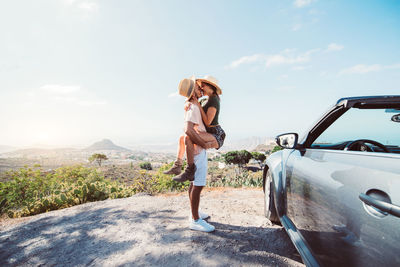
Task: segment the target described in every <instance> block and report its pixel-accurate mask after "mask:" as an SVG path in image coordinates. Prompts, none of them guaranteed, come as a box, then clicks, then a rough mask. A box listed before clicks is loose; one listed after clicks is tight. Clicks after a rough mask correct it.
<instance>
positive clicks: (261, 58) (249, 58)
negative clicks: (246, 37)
mask: <svg viewBox="0 0 400 267" xmlns="http://www.w3.org/2000/svg"><path fill="white" fill-rule="evenodd" d="M264 60H265V55H262V54H256V55H252V56H244V57H241V58H239V59H238V60H235V61H233V62H232V63H231V64H229V66H228V67H229V68H232V69H233V68H236V67H239V66H240V65H242V64H246V63H254V62H260V61H264Z"/></svg>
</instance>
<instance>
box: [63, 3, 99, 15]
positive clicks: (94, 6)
mask: <svg viewBox="0 0 400 267" xmlns="http://www.w3.org/2000/svg"><path fill="white" fill-rule="evenodd" d="M64 2H65V3H66V4H67V5H69V6H74V7H77V8H79V9H82V10H85V11H87V12H94V11H97V10H98V9H99V4H98V3H97V0H64Z"/></svg>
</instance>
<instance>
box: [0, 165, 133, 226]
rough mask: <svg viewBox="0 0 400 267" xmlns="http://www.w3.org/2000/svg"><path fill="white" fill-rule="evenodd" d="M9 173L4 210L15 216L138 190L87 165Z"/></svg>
mask: <svg viewBox="0 0 400 267" xmlns="http://www.w3.org/2000/svg"><path fill="white" fill-rule="evenodd" d="M7 175H8V177H9V180H8V181H7V182H4V183H1V182H0V213H1V214H3V213H7V214H8V216H9V217H12V218H13V217H21V216H29V215H34V214H38V213H42V212H46V211H50V210H56V209H61V208H66V207H70V206H74V205H77V204H82V203H85V202H91V201H97V200H104V199H107V198H122V197H128V196H131V195H133V194H134V193H135V190H134V188H131V187H127V186H125V185H122V184H120V183H118V182H116V181H110V180H107V179H104V177H103V176H102V175H101V173H100V172H98V171H97V170H96V169H93V168H86V167H83V166H70V167H62V168H59V169H57V170H56V171H54V172H47V173H46V172H44V171H43V170H41V169H31V168H21V169H19V170H18V171H11V172H9V173H8V174H7Z"/></svg>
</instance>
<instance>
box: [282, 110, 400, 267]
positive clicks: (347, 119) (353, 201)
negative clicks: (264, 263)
mask: <svg viewBox="0 0 400 267" xmlns="http://www.w3.org/2000/svg"><path fill="white" fill-rule="evenodd" d="M352 110H353V109H351V110H350V111H352ZM355 110H356V111H355V112H350V111H349V112H346V113H345V115H342V117H343V118H342V117H340V118H339V119H338V120H337V121H336V122H335V123H334V124H333V125H331V126H330V127H328V129H327V130H326V131H325V132H323V133H322V135H321V136H320V137H319V138H318V139H317V140H316V141H315V142H314V143H313V144H312V145H311V146H310V147H306V148H304V149H302V150H294V151H293V152H292V153H291V155H290V156H289V157H288V160H287V162H286V199H287V203H286V205H287V211H286V212H287V216H288V217H289V218H290V219H291V220H292V221H293V223H294V224H295V225H296V227H297V229H298V230H299V231H300V232H301V234H302V235H303V237H304V238H305V239H306V241H307V243H308V244H309V246H310V248H311V250H312V251H313V253H314V255H315V256H316V257H317V259H318V260H319V262H321V263H322V264H323V265H324V266H343V265H344V266H381V265H382V266H383V265H384V266H396V265H397V266H398V265H400V256H399V255H400V254H399V252H400V249H399V246H398V244H397V242H396V241H398V240H400V227H399V226H400V218H399V217H396V216H393V215H391V214H388V213H385V212H382V211H381V210H378V209H376V208H374V207H372V206H371V205H369V204H368V199H369V200H371V199H370V198H372V199H378V200H381V201H384V202H387V203H389V202H390V203H391V204H394V205H400V194H399V192H400V154H399V153H398V147H399V145H400V140H398V139H399V138H400V131H399V129H400V124H399V123H397V124H395V123H388V122H390V119H389V120H387V117H388V114H386V112H385V110H384V109H382V110H378V109H375V110H370V111H368V110H358V109H355ZM370 116H373V118H374V119H372V120H370V122H371V123H370V124H368V123H367V124H366V123H365V122H366V121H368V119H366V118H369V117H370ZM389 118H390V117H389ZM365 137H368V139H373V140H375V141H381V142H384V143H386V145H387V147H390V151H389V153H385V152H382V151H381V150H380V149H379V148H378V147H375V146H373V145H370V144H369V145H368V144H366V146H367V148H368V150H370V151H369V152H367V151H351V150H343V148H344V147H343V146H344V145H345V144H349V142H347V141H344V140H356V139H362V138H365ZM341 142H342V144H343V146H342V147H341V146H340V145H338V143H339V144H340V143H341ZM360 197H361V198H360ZM362 199H363V200H362ZM363 201H366V202H367V203H365V202H363Z"/></svg>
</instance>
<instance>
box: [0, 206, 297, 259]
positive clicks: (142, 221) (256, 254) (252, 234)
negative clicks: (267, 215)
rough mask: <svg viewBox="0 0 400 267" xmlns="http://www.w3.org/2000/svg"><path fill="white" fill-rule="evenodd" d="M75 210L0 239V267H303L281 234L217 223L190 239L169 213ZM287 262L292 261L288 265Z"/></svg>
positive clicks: (28, 224)
mask: <svg viewBox="0 0 400 267" xmlns="http://www.w3.org/2000/svg"><path fill="white" fill-rule="evenodd" d="M82 209H84V208H81V209H79V210H78V209H76V210H72V212H71V211H69V212H68V213H65V214H64V213H63V212H62V211H57V212H58V213H56V214H44V215H45V216H42V217H39V218H37V219H33V220H32V221H29V222H26V223H22V224H20V225H17V226H15V227H13V228H11V229H9V230H5V231H2V232H0V266H20V265H45V266H56V265H57V266H59V265H62V266H76V265H110V264H111V265H145V266H150V265H151V266H177V265H178V266H186V265H188V264H190V265H193V266H204V265H208V266H210V265H211V266H228V265H229V266H231V265H235V266H240V265H243V266H244V265H246V266H249V265H253V266H254V265H264V264H266V265H274V266H288V265H289V264H288V262H287V259H292V260H294V261H298V262H301V259H300V257H299V255H298V254H297V252H296V250H295V248H294V247H293V245H292V244H291V242H290V240H289V238H288V236H287V235H286V233H285V232H284V230H283V229H282V228H276V227H271V228H264V227H253V226H249V227H246V226H237V225H230V224H225V223H219V222H212V224H213V225H215V227H216V229H217V230H216V231H215V232H213V233H202V232H195V231H190V230H188V228H187V218H186V217H179V216H177V214H176V212H175V211H173V210H171V209H162V208H160V209H158V210H151V209H150V211H132V210H126V209H124V208H123V206H122V207H121V206H116V207H112V208H111V207H110V208H104V207H101V206H100V205H98V206H95V207H94V208H87V209H86V210H82ZM285 258H287V259H285Z"/></svg>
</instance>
